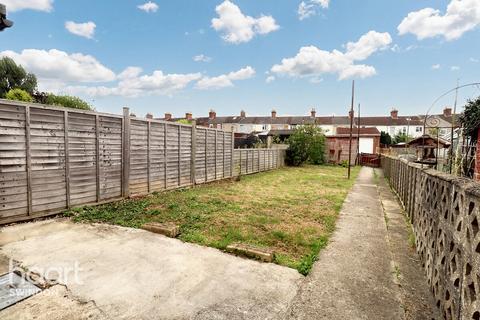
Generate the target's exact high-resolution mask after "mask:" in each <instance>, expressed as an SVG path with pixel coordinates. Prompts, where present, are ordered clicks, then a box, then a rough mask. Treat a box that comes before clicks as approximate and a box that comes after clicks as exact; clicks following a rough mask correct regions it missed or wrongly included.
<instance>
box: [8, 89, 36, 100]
mask: <svg viewBox="0 0 480 320" xmlns="http://www.w3.org/2000/svg"><path fill="white" fill-rule="evenodd" d="M5 98H6V99H8V100H16V101H23V102H33V98H32V96H31V95H30V94H29V93H28V92H27V91H25V90H22V89H19V88H16V89H11V90H10V91H8V92H7V94H6V95H5Z"/></svg>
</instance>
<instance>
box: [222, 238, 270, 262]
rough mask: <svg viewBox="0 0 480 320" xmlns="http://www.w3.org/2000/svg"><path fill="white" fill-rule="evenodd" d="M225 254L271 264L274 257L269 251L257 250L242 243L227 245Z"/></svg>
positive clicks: (266, 249) (265, 249)
mask: <svg viewBox="0 0 480 320" xmlns="http://www.w3.org/2000/svg"><path fill="white" fill-rule="evenodd" d="M227 252H231V253H234V254H237V255H242V256H246V257H249V258H254V259H258V260H260V261H263V262H273V258H274V255H275V254H274V252H273V250H271V249H268V248H259V247H255V246H252V245H248V244H244V243H232V244H230V245H228V246H227Z"/></svg>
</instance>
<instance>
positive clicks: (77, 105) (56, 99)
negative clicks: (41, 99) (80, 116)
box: [45, 93, 92, 110]
mask: <svg viewBox="0 0 480 320" xmlns="http://www.w3.org/2000/svg"><path fill="white" fill-rule="evenodd" d="M45 103H46V104H51V105H55V106H60V107H65V108H73V109H81V110H92V107H91V106H90V104H88V102H85V101H83V100H82V99H80V98H78V97H74V96H66V95H64V96H63V95H62V96H57V95H54V94H52V93H50V94H48V96H47V98H46V99H45Z"/></svg>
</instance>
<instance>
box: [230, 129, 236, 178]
mask: <svg viewBox="0 0 480 320" xmlns="http://www.w3.org/2000/svg"><path fill="white" fill-rule="evenodd" d="M231 140H232V146H231V148H230V149H231V154H230V162H231V164H230V177H233V174H234V171H233V167H234V166H235V159H234V158H233V150H235V133H234V132H233V126H232V139H231Z"/></svg>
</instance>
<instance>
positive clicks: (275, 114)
mask: <svg viewBox="0 0 480 320" xmlns="http://www.w3.org/2000/svg"><path fill="white" fill-rule="evenodd" d="M276 117H277V111H275V109H273V110H272V118H273V119H275V118H276Z"/></svg>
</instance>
